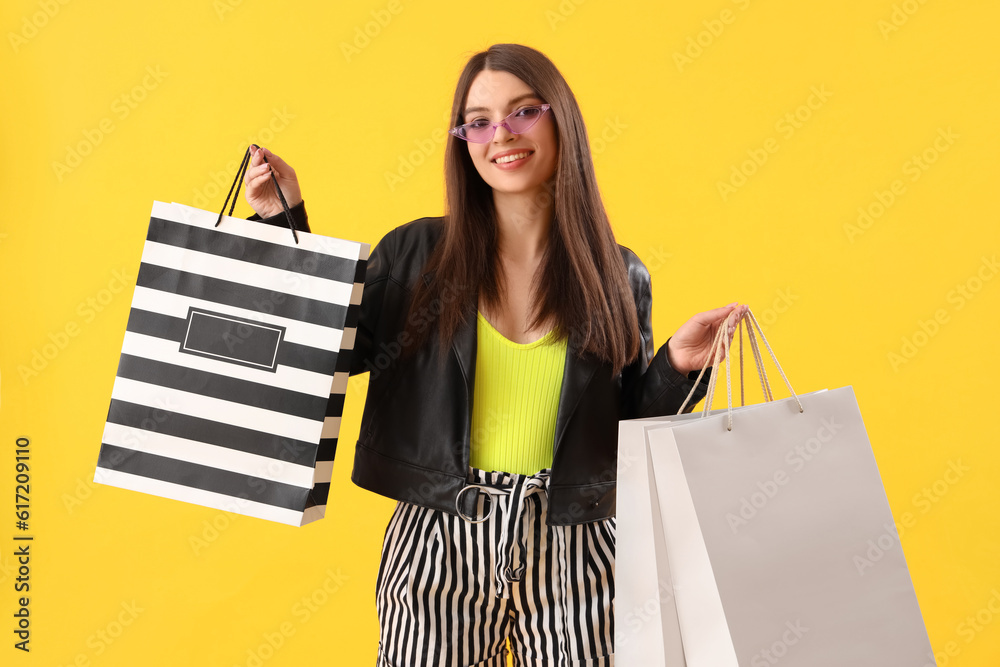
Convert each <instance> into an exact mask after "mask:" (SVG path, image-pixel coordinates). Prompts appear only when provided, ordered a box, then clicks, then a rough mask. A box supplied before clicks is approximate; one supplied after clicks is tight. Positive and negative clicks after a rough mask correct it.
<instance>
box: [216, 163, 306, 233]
mask: <svg viewBox="0 0 1000 667" xmlns="http://www.w3.org/2000/svg"><path fill="white" fill-rule="evenodd" d="M251 147H252V148H256V149H258V150H260V146H258V145H257V144H250V146H248V147H247V152H246V153H244V154H243V161H242V162H240V168H239V169H238V170H237V171H236V180H234V181H233V184H232V185H231V186H229V194H227V195H226V201H225V203H224V204H223V205H222V210H221V211H219V218H218V219H217V220H216V221H215V226H216V227H218V226H219V223H220V222H222V214H223V213H225V212H226V206H228V205H229V198H230V197H232V198H233V204H232V206H229V216H230V217H232V215H233V210H234V209H235V208H236V200H237V199H239V197H240V186H241V185H242V183H243V178H244V177H245V176H246V172H247V168H248V167H249V166H250V148H251ZM260 155H261V157H262V158H264V162H265V163H267V164H270V163H268V162H267V156H266V155H264V154H263V153H261V154H260ZM271 182H272V183H274V189H275V190H277V192H278V199H280V200H281V207H282V208H283V209H284V210H285V219H286V220H288V228H289V229H291V230H292V238H293V239H295V242H296V243H298V242H299V235H298V233H296V231H295V221H294V220H293V219H292V212H291V210H290V209H289V208H288V202H287V201H285V195H284V194H283V193H282V192H281V188H280V187H279V186H278V178H277V177H276V176H275V175H274V170H273V169H272V170H271ZM234 189H235V190H236V194H235V195H234V194H233V190H234Z"/></svg>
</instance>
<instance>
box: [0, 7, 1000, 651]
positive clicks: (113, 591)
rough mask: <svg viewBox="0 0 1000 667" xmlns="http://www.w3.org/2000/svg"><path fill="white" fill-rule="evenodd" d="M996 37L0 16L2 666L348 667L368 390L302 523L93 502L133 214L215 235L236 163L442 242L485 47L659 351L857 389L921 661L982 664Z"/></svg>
mask: <svg viewBox="0 0 1000 667" xmlns="http://www.w3.org/2000/svg"><path fill="white" fill-rule="evenodd" d="M665 5H667V6H665ZM379 17H380V18H381V21H382V24H379V23H378V21H377V18H379ZM998 20H1000V8H998V6H997V4H996V3H995V2H991V1H989V0H961V1H959V0H952V1H950V2H944V1H943V0H929V1H925V0H906V1H905V2H894V1H893V0H849V1H847V2H840V3H813V2H803V1H801V0H769V1H768V2H764V1H761V0H696V1H692V0H688V1H686V2H674V3H669V4H667V3H661V2H643V3H633V4H631V5H626V4H624V3H611V2H598V1H597V0H589V1H586V2H583V1H581V0H575V1H574V0H562V2H558V1H557V0H540V1H539V2H530V3H506V4H504V3H500V4H497V3H468V2H465V3H459V2H436V3H430V2H410V1H409V0H393V1H392V3H390V2H388V1H382V0H379V1H376V2H352V3H321V2H311V3H266V2H262V1H260V0H200V1H191V0H180V1H178V2H171V3H136V2H118V3H114V2H107V1H103V2H83V1H82V0H30V1H25V0H8V1H6V2H4V3H3V5H2V9H0V28H2V32H3V40H4V44H3V45H2V46H0V76H2V79H0V81H2V91H3V93H2V95H0V105H2V108H3V112H2V123H0V137H2V139H0V159H2V162H3V166H2V167H0V174H2V179H0V188H2V194H0V202H2V208H3V215H2V217H0V267H2V274H0V312H2V313H3V315H2V317H3V327H2V330H0V373H2V383H0V452H2V454H0V471H2V472H0V499H2V501H0V502H2V506H0V510H2V516H5V517H6V522H4V523H3V524H0V541H2V546H0V566H2V567H0V591H2V593H0V618H3V619H4V620H3V621H0V631H2V634H0V636H2V637H4V639H3V643H2V645H0V662H2V663H3V664H10V665H22V664H24V665H27V664H32V665H71V664H80V665H86V664H92V665H104V666H107V667H111V666H112V665H129V666H131V665H149V666H152V665H179V664H180V665H225V666H228V665H252V664H254V658H253V656H252V654H253V653H255V652H258V650H259V649H260V647H261V646H265V647H266V646H267V642H268V639H267V637H268V636H270V637H271V638H272V640H274V641H275V643H277V640H278V639H279V638H281V642H280V643H281V647H280V648H279V649H277V650H276V651H275V652H273V655H268V651H267V650H266V649H265V651H264V656H265V657H267V659H266V660H264V661H262V664H265V665H268V666H269V667H270V666H275V667H277V666H280V665H300V664H309V663H312V662H315V661H317V660H324V661H332V662H333V664H338V665H340V664H343V665H355V664H371V663H372V662H374V658H375V646H376V643H377V636H378V624H377V618H376V615H375V604H374V588H375V577H376V573H377V569H378V564H379V553H380V548H381V541H382V536H383V532H384V530H385V525H386V522H387V521H388V518H389V515H390V513H391V510H392V508H393V506H394V503H393V501H391V500H389V499H387V498H383V497H380V496H377V495H374V494H372V493H369V492H366V491H362V490H361V489H359V488H357V487H356V486H354V485H353V484H352V483H351V482H350V473H351V465H352V462H353V454H354V452H353V446H352V443H353V439H354V437H355V436H356V434H357V431H358V424H359V421H360V415H361V409H362V405H363V398H364V390H365V383H366V378H364V377H361V378H355V379H352V381H351V387H350V389H349V393H348V402H347V413H346V415H345V419H344V424H343V431H342V433H343V434H344V435H345V436H346V438H345V443H344V444H343V445H342V448H341V450H340V451H339V452H338V458H337V462H336V465H335V469H334V480H333V492H332V507H333V508H335V509H332V510H331V511H330V513H329V516H328V517H327V518H326V519H324V520H323V521H321V522H319V523H316V524H313V525H310V526H308V527H305V528H291V527H287V526H282V525H279V524H272V523H270V522H266V521H263V520H259V519H254V518H249V517H240V516H236V515H231V514H225V513H222V512H219V511H216V510H210V509H206V508H201V507H198V506H194V505H188V504H183V503H179V502H174V501H170V500H165V499H161V498H156V497H152V496H147V495H143V494H138V493H133V492H129V491H125V490H121V489H116V488H112V487H105V486H95V485H94V484H93V483H92V482H91V481H90V480H92V478H93V473H94V466H95V462H96V459H97V453H98V450H99V447H100V440H101V434H102V430H103V427H104V420H105V418H106V415H107V408H108V401H109V398H110V392H111V386H112V383H113V380H114V375H115V370H116V368H117V362H118V355H119V353H120V350H121V343H122V336H123V333H124V327H125V323H126V320H127V315H128V310H129V304H130V301H131V293H132V288H133V286H134V280H135V274H136V270H137V268H138V265H139V256H140V253H141V248H142V244H143V240H144V237H145V232H146V226H147V224H148V216H149V210H150V206H151V204H152V201H153V200H154V199H157V200H161V201H167V202H170V201H177V202H182V203H186V204H190V205H195V206H199V207H201V208H206V209H210V210H218V208H219V207H220V206H221V204H222V198H223V197H224V192H223V194H220V193H219V192H218V188H217V187H216V186H215V184H216V183H219V184H225V186H226V187H228V183H229V181H230V180H231V178H232V176H233V174H234V171H235V167H236V164H237V162H238V160H239V158H240V157H241V156H242V153H243V150H244V149H245V147H246V145H247V143H249V142H250V141H256V142H257V143H261V144H263V145H266V146H268V147H269V148H271V149H272V150H274V151H275V152H276V153H278V154H279V155H281V156H283V157H285V158H286V159H287V160H288V161H289V162H290V163H291V164H292V165H293V166H294V167H295V168H296V170H297V171H298V172H299V174H300V178H301V182H302V187H303V192H304V196H305V198H306V200H307V203H308V206H309V212H310V214H311V222H312V224H313V228H314V231H317V232H319V233H323V234H329V235H335V236H342V237H346V238H350V239H354V240H360V241H368V242H371V243H373V244H374V243H375V242H376V241H377V240H378V239H379V238H381V236H382V235H383V234H385V233H386V232H387V231H388V230H390V229H391V228H392V227H394V226H396V225H398V224H401V223H403V222H406V221H408V220H411V219H414V218H417V217H420V216H424V215H438V214H440V213H441V211H442V200H443V192H442V187H443V178H442V152H443V151H442V145H443V141H442V140H443V134H442V130H443V129H446V120H447V113H448V110H449V105H450V101H451V95H452V90H453V86H454V85H455V82H456V80H457V76H458V73H459V71H460V69H461V67H462V65H463V64H464V62H465V60H466V59H467V58H468V56H469V55H471V54H472V53H473V52H475V51H478V50H480V49H482V48H485V47H486V46H488V45H489V44H491V43H494V42H506V41H510V42H522V43H525V44H528V45H531V46H534V47H536V48H538V49H540V50H542V51H543V52H545V53H546V54H547V55H549V56H550V57H551V58H552V59H553V61H554V62H555V63H556V64H557V66H558V67H559V68H560V69H561V71H562V72H563V73H564V74H565V76H566V77H567V79H568V80H569V82H570V85H571V86H572V87H573V90H574V92H575V94H576V96H577V98H578V100H579V102H580V104H581V105H582V108H583V111H584V115H585V117H586V120H587V123H588V128H589V131H590V136H591V141H592V144H593V148H594V152H595V161H596V165H597V171H598V177H599V181H600V184H601V191H602V194H603V196H604V199H605V204H606V206H607V208H608V210H609V213H610V215H611V217H612V221H613V224H614V226H615V231H616V233H617V235H618V237H619V241H620V242H621V243H623V244H625V245H628V246H630V247H631V248H632V249H633V250H635V251H636V252H637V253H638V255H639V256H640V257H641V258H642V259H643V260H644V261H645V262H646V263H647V265H648V266H649V268H650V271H651V273H652V276H653V288H654V296H655V299H654V303H655V312H654V319H655V322H654V326H655V329H656V332H657V334H656V335H657V343H658V344H659V343H663V342H664V341H666V339H667V337H668V336H669V335H670V334H671V332H672V331H674V330H675V329H676V327H678V326H679V325H680V324H681V323H682V322H684V321H685V320H686V319H687V318H688V317H690V316H691V315H693V314H694V313H696V312H699V311H702V310H707V309H709V308H714V307H716V306H720V305H722V304H725V303H728V302H730V301H734V300H739V301H741V302H746V303H749V304H750V305H751V307H752V308H753V309H754V311H755V313H756V314H757V316H758V318H759V319H760V320H761V321H762V323H764V324H765V326H766V331H767V334H768V337H769V340H770V341H771V344H772V345H773V346H774V348H775V350H776V352H777V354H778V355H779V360H781V361H782V364H783V366H784V368H785V370H786V371H787V373H788V375H789V377H790V379H791V381H792V383H793V386H794V387H795V388H796V390H800V391H810V390H814V389H819V388H822V387H831V388H833V387H839V386H844V385H853V386H854V389H855V392H856V394H857V397H858V400H859V402H860V405H861V409H862V413H863V414H864V417H865V423H866V425H867V428H868V431H869V435H870V437H871V441H872V445H873V447H874V450H875V453H876V457H877V460H878V463H879V466H880V469H881V471H882V475H883V480H884V483H885V488H886V493H887V495H888V498H889V501H890V504H891V506H892V509H893V512H894V514H895V515H896V518H897V521H903V520H904V519H905V517H906V516H907V514H908V515H909V526H908V527H906V528H905V530H904V531H903V534H902V543H903V546H904V549H905V554H906V558H907V562H908V563H909V566H910V571H911V575H912V578H913V582H914V584H915V587H916V591H917V595H918V598H919V601H920V604H921V608H922V610H923V614H924V617H925V620H926V623H927V627H928V631H929V633H930V637H931V641H932V643H933V645H934V648H935V650H936V651H938V652H939V653H940V655H941V659H940V660H939V665H944V664H954V665H968V666H969V667H972V666H974V665H981V666H984V667H985V666H987V665H995V664H997V656H998V655H1000V615H998V614H996V613H994V612H993V611H990V606H989V605H992V607H993V609H994V610H996V609H1000V607H998V603H1000V592H998V591H1000V565H998V563H1000V520H998V512H997V500H996V498H997V493H996V488H997V479H998V473H1000V454H998V447H997V437H996V433H997V422H996V417H995V405H994V404H995V403H996V399H997V390H996V377H997V375H998V372H1000V363H998V356H997V354H996V352H995V346H994V341H995V339H996V325H997V323H998V317H997V306H998V297H1000V279H997V275H996V272H997V269H998V267H997V264H996V257H997V250H998V246H1000V234H998V231H997V229H998V224H997V223H998V221H1000V199H998V198H997V196H996V195H997V192H998V186H997V178H998V176H1000V170H998V168H997V162H996V160H997V155H1000V131H998V129H997V127H998V125H997V123H998V118H1000V114H998V110H1000V109H998V104H1000V92H998V86H997V84H998V81H1000V50H998V48H997V46H996V40H995V32H996V25H997V22H998ZM365 31H368V32H369V33H370V34H371V35H373V36H370V37H364V38H362V37H361V36H363V35H364V33H365ZM359 35H361V36H359ZM355 41H356V42H357V44H358V45H359V46H354V47H350V48H349V47H348V46H347V45H349V44H352V43H354V42H355ZM366 42H367V43H366ZM71 152H76V153H77V154H78V156H79V159H78V160H77V159H76V158H73V156H72V155H69V153H71ZM755 158H756V163H759V164H756V163H755V162H754V159H755ZM765 158H766V159H765ZM393 175H395V176H396V177H397V178H393ZM859 209H861V210H863V211H864V210H867V211H869V214H868V215H869V216H870V217H868V218H861V219H860V220H859ZM249 213H250V211H249V208H248V207H247V206H246V203H245V201H242V199H241V202H240V206H239V207H237V214H242V215H244V216H246V215H249ZM963 291H964V294H963ZM32 363H34V364H35V368H34V372H32V373H26V372H24V371H23V369H22V367H23V368H31V367H32ZM777 391H778V395H779V396H783V395H784V394H783V393H782V392H783V391H784V390H783V388H781V387H780V386H779V387H778V389H777ZM755 400H756V399H755ZM717 404H718V403H717ZM18 436H27V437H29V438H30V440H31V445H30V449H31V475H32V485H31V502H32V507H31V518H30V531H29V532H30V533H31V534H33V535H34V536H35V538H36V539H35V541H34V542H33V543H32V547H31V548H32V552H31V553H32V561H31V568H32V569H31V577H32V579H31V594H30V595H31V601H30V610H31V614H32V616H31V628H32V638H31V648H32V652H31V655H30V656H29V655H24V654H22V653H21V652H20V651H17V650H15V649H14V648H13V647H12V645H13V636H12V632H11V630H12V628H13V620H12V616H11V614H13V613H14V610H15V594H14V590H13V585H14V583H15V579H16V576H17V575H16V570H15V565H16V563H15V559H14V556H13V553H14V549H15V542H14V540H13V539H12V538H13V536H14V535H15V534H17V533H18V532H19V531H17V530H16V529H15V528H14V526H13V524H14V516H13V514H14V509H15V508H14V507H13V505H14V464H15V461H14V452H13V450H14V443H15V438H16V437H18ZM955 467H959V468H960V469H963V472H962V474H961V475H958V474H957V473H954V472H951V473H949V470H954V469H955ZM197 540H202V542H200V543H199V542H198V541H197ZM324 587H325V588H326V589H327V590H330V591H332V593H329V594H328V593H326V592H325V591H324ZM310 598H312V599H314V600H316V602H314V603H309V604H313V607H312V608H311V609H310V608H309V607H308V606H306V605H307V603H306V602H305V600H309V599H310ZM319 601H322V603H320V602H319ZM977 614H978V619H979V620H978V621H976V620H975V619H976V617H977ZM970 619H971V620H970ZM119 624H122V625H119ZM109 633H110V634H109ZM102 637H103V638H102Z"/></svg>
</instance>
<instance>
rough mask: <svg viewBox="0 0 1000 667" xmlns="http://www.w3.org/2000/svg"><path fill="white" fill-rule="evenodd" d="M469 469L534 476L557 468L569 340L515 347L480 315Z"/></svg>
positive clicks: (549, 336)
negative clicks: (558, 426)
mask: <svg viewBox="0 0 1000 667" xmlns="http://www.w3.org/2000/svg"><path fill="white" fill-rule="evenodd" d="M476 331H477V335H478V342H477V345H476V384H475V389H474V390H473V391H474V393H473V405H472V433H471V445H470V451H469V465H470V466H473V467H475V468H481V469H482V470H487V471H489V470H499V471H503V472H514V473H520V474H524V475H532V474H534V473H536V472H538V471H539V470H542V469H543V468H551V467H552V453H553V447H554V444H555V435H556V415H557V413H558V411H559V395H560V393H562V381H563V369H564V367H565V365H566V339H565V338H563V339H562V340H555V330H554V329H553V330H552V331H549V332H548V333H547V334H545V335H544V336H542V337H541V338H539V339H538V340H536V341H533V342H531V343H515V342H513V341H511V340H509V339H507V338H505V337H504V336H503V334H501V333H500V332H499V331H497V330H496V329H494V328H493V325H492V324H490V323H489V322H488V321H487V320H486V318H485V317H483V314H482V313H478V317H477V323H476Z"/></svg>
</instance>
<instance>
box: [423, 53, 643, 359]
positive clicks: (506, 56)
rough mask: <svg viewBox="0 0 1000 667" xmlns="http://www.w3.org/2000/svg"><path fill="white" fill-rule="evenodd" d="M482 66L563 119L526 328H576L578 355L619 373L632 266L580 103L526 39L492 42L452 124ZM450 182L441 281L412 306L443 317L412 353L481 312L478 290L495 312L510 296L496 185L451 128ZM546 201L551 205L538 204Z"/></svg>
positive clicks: (460, 92)
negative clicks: (601, 183)
mask: <svg viewBox="0 0 1000 667" xmlns="http://www.w3.org/2000/svg"><path fill="white" fill-rule="evenodd" d="M484 69H489V70H498V71H503V72H509V73H510V74H513V75H514V76H516V77H517V78H519V79H521V80H522V81H524V83H525V84H527V85H528V86H529V87H530V88H531V89H532V91H533V92H534V93H535V94H536V95H538V96H539V97H540V98H541V99H542V100H543V101H545V102H547V103H548V104H550V105H551V108H550V109H549V113H552V114H553V119H554V120H555V123H556V136H557V140H558V147H559V148H558V151H559V157H558V165H557V167H556V172H555V176H554V179H552V182H551V183H550V185H549V187H547V188H545V189H544V190H543V194H542V195H541V197H542V198H545V197H547V198H549V200H550V201H552V202H553V204H554V205H553V209H554V210H553V218H552V224H551V226H550V235H549V239H548V244H547V250H546V252H545V256H544V257H543V259H542V264H541V266H540V267H539V272H538V273H537V274H536V275H535V280H534V281H533V294H534V295H536V296H535V299H534V304H533V308H532V311H531V312H532V314H533V317H532V318H531V324H530V326H529V328H533V327H535V326H537V325H539V324H540V323H542V322H545V321H547V320H549V318H553V319H554V320H555V322H556V329H557V332H556V333H557V334H558V335H559V336H560V337H563V336H568V335H569V332H571V331H576V332H578V333H579V335H580V338H579V343H580V345H579V347H580V351H581V353H584V352H586V353H590V354H593V355H595V356H596V357H598V358H599V359H602V360H604V361H606V362H608V363H610V364H611V365H612V367H613V369H614V373H616V374H617V373H618V372H620V371H621V369H622V368H623V367H624V366H625V365H626V364H628V363H630V362H631V361H632V360H633V359H634V358H635V357H636V355H637V354H638V352H639V349H640V335H639V326H638V320H637V317H636V308H635V301H634V299H633V296H632V291H631V289H630V287H629V282H628V275H627V269H626V267H625V262H624V260H623V259H622V255H621V251H620V250H619V248H618V244H617V243H616V242H615V238H614V233H613V232H612V231H611V224H610V223H609V221H608V216H607V212H606V211H605V210H604V204H603V202H602V201H601V198H600V195H599V191H598V188H597V179H596V177H595V175H594V163H593V159H592V157H591V154H590V143H589V141H588V139H587V130H586V127H585V126H584V123H583V115H582V114H581V113H580V107H579V105H578V104H577V102H576V98H575V97H574V96H573V93H572V91H571V90H570V88H569V85H568V84H567V83H566V80H565V79H564V78H563V76H562V74H561V73H560V72H559V70H558V69H556V67H555V65H554V64H553V63H552V61H550V60H549V59H548V58H547V57H546V56H545V55H544V54H542V53H541V52H539V51H536V50H535V49H532V48H530V47H527V46H522V45H520V44H494V45H493V46H491V47H489V48H488V49H487V50H486V51H482V52H480V53H477V54H475V55H474V56H472V58H471V59H470V60H469V62H468V63H467V64H466V66H465V69H464V70H463V71H462V74H461V76H460V77H459V80H458V85H457V86H456V88H455V97H454V100H453V102H452V110H451V119H452V122H451V126H452V127H454V126H456V125H460V124H461V123H463V122H464V121H463V119H462V109H463V108H464V105H465V101H466V95H467V94H468V91H469V87H470V86H471V84H472V81H473V79H474V78H475V77H476V75H477V74H479V72H481V71H482V70H484ZM445 186H446V211H445V227H444V236H443V238H442V239H441V240H440V241H439V242H438V244H437V246H436V248H435V250H434V252H433V253H432V254H431V256H430V258H429V259H428V261H427V264H426V266H425V267H424V272H425V273H426V272H433V274H434V279H433V281H432V282H430V283H429V284H425V282H424V281H423V280H418V281H417V282H416V285H415V289H414V294H413V300H412V302H411V308H410V315H412V314H413V313H420V312H424V313H426V312H428V309H430V310H431V311H432V312H438V311H440V315H439V316H438V318H437V320H438V321H437V326H436V327H434V328H432V329H427V328H426V327H424V328H421V329H419V330H416V331H412V332H411V334H412V335H413V337H414V343H415V344H414V345H411V346H408V348H409V350H411V351H412V350H413V349H415V348H419V347H420V346H421V345H422V344H423V343H424V342H425V339H426V337H427V336H428V335H429V333H430V331H431V330H436V331H437V332H438V337H439V343H440V345H441V346H442V351H443V350H444V348H446V347H447V346H448V345H449V344H450V342H451V340H452V338H453V337H454V335H455V332H456V331H457V329H458V328H459V327H460V326H461V325H462V324H463V323H464V322H466V321H467V318H469V317H474V316H475V312H476V307H477V304H478V300H479V295H480V294H481V295H482V297H483V300H484V301H485V303H486V305H487V307H488V308H490V309H493V308H496V307H497V306H498V305H499V304H500V303H501V302H502V299H503V298H504V286H503V284H502V274H501V271H500V264H499V257H498V253H497V228H496V210H495V207H494V204H493V194H492V188H491V187H490V186H489V185H488V184H487V183H486V182H485V181H484V180H483V179H482V177H481V176H480V175H479V172H478V171H477V170H476V167H475V165H474V164H473V162H472V158H471V157H470V156H469V152H468V148H467V147H466V145H465V142H464V141H462V140H460V139H457V138H456V137H454V136H452V135H451V134H449V135H448V142H447V145H446V147H445ZM543 203H544V204H547V203H548V202H547V201H546V202H542V201H539V202H538V205H542V204H543ZM445 286H448V290H449V291H450V293H451V294H450V296H451V297H454V295H455V292H456V291H457V295H458V298H447V299H444V298H441V297H440V295H441V294H442V291H443V290H444V289H445ZM414 319H415V318H414V317H411V316H408V317H407V318H406V320H407V322H413V321H414Z"/></svg>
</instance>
